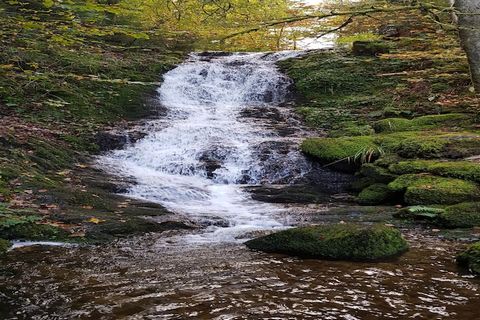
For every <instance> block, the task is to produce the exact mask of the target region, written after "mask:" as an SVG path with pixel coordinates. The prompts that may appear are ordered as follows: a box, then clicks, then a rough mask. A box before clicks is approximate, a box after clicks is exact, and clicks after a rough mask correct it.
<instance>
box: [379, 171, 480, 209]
mask: <svg viewBox="0 0 480 320" xmlns="http://www.w3.org/2000/svg"><path fill="white" fill-rule="evenodd" d="M388 187H389V188H390V189H391V190H392V191H395V192H405V196H404V200H405V202H406V203H407V204H410V205H416V204H427V205H428V204H455V203H459V202H465V201H473V200H475V199H478V198H479V196H480V189H479V187H478V186H477V185H476V184H475V183H473V182H470V181H465V180H460V179H453V178H442V177H436V176H431V175H422V174H406V175H402V176H400V177H398V178H397V179H395V180H394V181H392V182H391V183H390V184H389V185H388Z"/></svg>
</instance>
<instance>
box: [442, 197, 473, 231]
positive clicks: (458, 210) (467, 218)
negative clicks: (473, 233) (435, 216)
mask: <svg viewBox="0 0 480 320" xmlns="http://www.w3.org/2000/svg"><path fill="white" fill-rule="evenodd" d="M440 223H441V224H442V225H444V226H446V227H449V228H471V227H476V226H480V202H468V203H460V204H457V205H454V206H450V207H447V208H446V209H445V212H444V213H442V214H441V215H440Z"/></svg>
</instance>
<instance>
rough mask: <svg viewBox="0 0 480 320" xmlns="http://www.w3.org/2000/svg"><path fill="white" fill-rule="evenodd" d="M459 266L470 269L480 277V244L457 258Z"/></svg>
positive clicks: (473, 245) (474, 245)
mask: <svg viewBox="0 0 480 320" xmlns="http://www.w3.org/2000/svg"><path fill="white" fill-rule="evenodd" d="M457 263H458V265H459V266H461V267H463V268H466V269H468V270H469V271H470V272H471V273H473V274H475V275H476V276H480V242H476V243H474V244H472V245H470V246H469V247H468V248H467V249H466V250H465V251H463V252H462V253H460V254H459V255H458V256H457Z"/></svg>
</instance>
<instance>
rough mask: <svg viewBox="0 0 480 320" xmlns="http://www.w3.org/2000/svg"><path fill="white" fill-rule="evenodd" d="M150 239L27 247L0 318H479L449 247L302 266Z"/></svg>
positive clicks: (4, 283) (218, 247)
mask: <svg viewBox="0 0 480 320" xmlns="http://www.w3.org/2000/svg"><path fill="white" fill-rule="evenodd" d="M183 239H184V238H182V237H179V236H177V235H173V236H172V235H171V234H168V233H167V234H163V235H147V236H144V237H141V238H135V239H130V240H128V241H127V240H124V241H120V242H117V243H115V244H112V245H110V246H106V247H96V246H88V247H76V248H65V247H40V246H36V247H35V246H34V247H24V248H18V249H16V250H14V251H11V252H10V253H9V254H8V257H7V258H6V261H4V262H3V265H2V267H1V269H2V272H1V276H0V281H1V285H0V293H1V309H0V310H1V311H0V317H1V318H2V319H187V318H192V319H348V320H353V319H478V315H479V308H480V292H479V288H480V280H478V279H474V278H472V277H471V276H469V275H466V274H462V273H459V270H458V269H457V267H456V265H455V263H454V261H453V259H452V257H453V256H454V255H455V250H454V246H453V243H450V242H448V241H442V240H439V239H438V238H433V237H425V236H420V235H419V234H418V233H412V232H410V233H408V234H407V239H408V240H409V242H410V244H411V247H412V248H411V250H410V251H409V252H408V253H406V254H405V255H403V256H402V257H400V258H398V259H396V260H393V261H388V262H381V263H352V262H338V261H319V260H308V259H307V260H302V259H298V258H292V257H286V256H282V255H272V254H264V253H257V252H252V251H249V250H248V249H246V247H244V245H242V244H241V243H237V244H232V243H230V244H222V243H210V244H199V243H197V244H193V243H188V242H185V241H184V240H183Z"/></svg>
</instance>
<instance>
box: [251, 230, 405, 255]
mask: <svg viewBox="0 0 480 320" xmlns="http://www.w3.org/2000/svg"><path fill="white" fill-rule="evenodd" d="M246 245H247V247H249V248H250V249H253V250H259V251H264V252H270V253H283V254H288V255H293V256H300V257H306V258H317V259H326V260H352V261H372V260H381V259H385V258H389V257H393V256H397V255H399V254H401V253H403V252H405V251H407V250H408V244H407V242H406V241H405V239H404V238H403V237H402V235H401V233H400V232H399V231H398V230H397V229H394V228H392V227H388V226H385V225H381V224H376V225H370V226H367V225H360V224H333V225H319V226H310V227H301V228H293V229H288V230H284V231H280V232H277V233H273V234H270V235H267V236H264V237H260V238H256V239H253V240H250V241H247V242H246Z"/></svg>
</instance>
